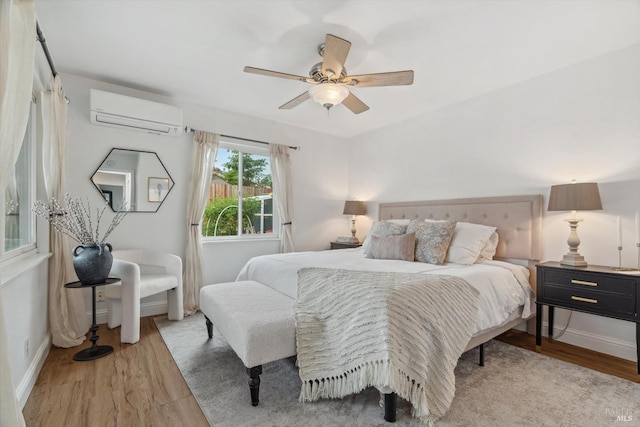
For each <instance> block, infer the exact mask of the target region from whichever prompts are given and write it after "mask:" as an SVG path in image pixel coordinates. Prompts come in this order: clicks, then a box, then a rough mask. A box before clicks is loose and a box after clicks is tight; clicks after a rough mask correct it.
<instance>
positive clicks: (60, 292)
mask: <svg viewBox="0 0 640 427" xmlns="http://www.w3.org/2000/svg"><path fill="white" fill-rule="evenodd" d="M50 83H51V90H50V91H45V92H42V93H41V105H42V107H41V116H42V163H43V169H44V184H45V188H46V190H47V197H48V198H49V200H51V198H54V197H55V198H56V200H62V199H63V198H64V188H65V179H64V171H65V164H66V151H67V102H66V99H65V96H64V91H63V90H62V82H61V81H60V76H59V75H58V76H55V77H52V78H51V82H50ZM49 248H50V250H51V254H52V255H51V258H50V259H49V324H50V327H51V338H52V341H53V345H55V346H57V347H65V348H67V347H74V346H77V345H80V344H82V342H83V341H84V340H85V334H86V333H87V331H88V330H89V317H88V316H87V311H86V309H85V306H84V298H83V296H82V292H78V291H77V290H74V289H67V288H65V287H64V284H65V283H68V282H72V281H74V280H77V278H76V277H75V274H74V273H73V266H72V262H71V245H70V243H69V238H68V237H66V236H64V235H63V234H61V233H58V232H57V231H55V230H53V229H51V232H50V233H49Z"/></svg>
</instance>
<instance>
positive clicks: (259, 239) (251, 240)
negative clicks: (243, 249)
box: [202, 237, 280, 245]
mask: <svg viewBox="0 0 640 427" xmlns="http://www.w3.org/2000/svg"><path fill="white" fill-rule="evenodd" d="M279 241H280V238H279V237H213V238H212V237H203V238H202V244H203V245H208V244H210V243H256V242H279Z"/></svg>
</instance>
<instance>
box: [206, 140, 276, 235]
mask: <svg viewBox="0 0 640 427" xmlns="http://www.w3.org/2000/svg"><path fill="white" fill-rule="evenodd" d="M238 224H240V226H238ZM266 233H273V204H272V190H271V166H270V164H269V156H265V155H260V154H250V153H243V152H241V151H238V150H231V149H227V148H223V147H220V148H218V152H217V157H216V161H215V166H214V171H213V177H212V180H211V188H210V191H209V203H208V205H207V208H206V210H205V214H204V217H203V222H202V234H203V236H209V237H215V236H241V235H255V234H266Z"/></svg>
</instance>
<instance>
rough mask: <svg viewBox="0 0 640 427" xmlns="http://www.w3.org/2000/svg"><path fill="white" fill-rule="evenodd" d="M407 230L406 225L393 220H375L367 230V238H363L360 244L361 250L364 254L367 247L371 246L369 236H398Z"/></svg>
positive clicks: (367, 249) (366, 251)
mask: <svg viewBox="0 0 640 427" xmlns="http://www.w3.org/2000/svg"><path fill="white" fill-rule="evenodd" d="M406 232H407V225H404V224H395V223H393V222H388V221H376V222H374V223H373V225H372V226H371V230H369V234H368V235H367V238H366V239H365V240H364V243H363V244H362V250H363V252H364V253H365V254H366V253H368V251H369V247H370V246H371V237H372V236H376V237H389V236H399V235H400V234H405V233H406Z"/></svg>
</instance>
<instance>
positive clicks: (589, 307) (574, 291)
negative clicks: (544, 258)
mask: <svg viewBox="0 0 640 427" xmlns="http://www.w3.org/2000/svg"><path fill="white" fill-rule="evenodd" d="M544 302H545V303H547V304H554V305H559V306H562V307H565V308H569V309H572V308H574V309H576V310H580V311H587V312H592V313H601V314H606V315H609V316H613V317H618V318H621V319H628V320H635V312H636V300H635V298H633V297H630V296H629V295H625V294H620V293H611V292H606V291H602V290H593V289H584V288H576V286H562V285H554V284H550V283H546V284H545V286H544Z"/></svg>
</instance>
